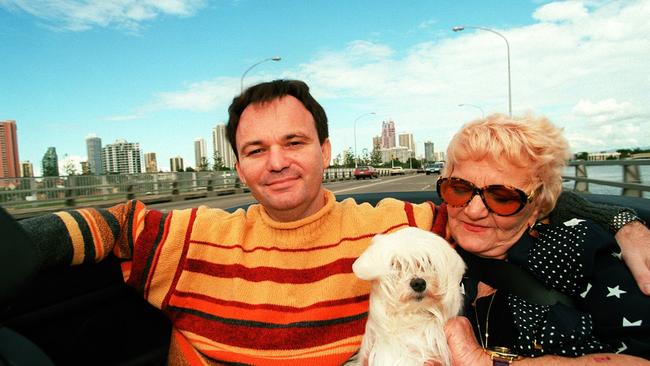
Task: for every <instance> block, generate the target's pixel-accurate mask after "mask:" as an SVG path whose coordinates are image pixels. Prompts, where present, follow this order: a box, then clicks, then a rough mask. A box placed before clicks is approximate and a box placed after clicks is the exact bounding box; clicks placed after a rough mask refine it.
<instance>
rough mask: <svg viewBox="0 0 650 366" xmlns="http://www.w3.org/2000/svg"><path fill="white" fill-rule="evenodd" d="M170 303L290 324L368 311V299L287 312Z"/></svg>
mask: <svg viewBox="0 0 650 366" xmlns="http://www.w3.org/2000/svg"><path fill="white" fill-rule="evenodd" d="M169 305H171V306H178V307H182V308H189V309H194V310H198V311H201V312H204V313H207V314H211V315H215V316H219V317H222V318H228V319H240V320H247V321H259V322H267V323H273V324H290V323H295V322H302V321H318V320H329V319H337V318H342V317H347V316H354V315H357V314H361V313H365V312H367V311H368V301H367V300H366V301H360V302H357V303H351V304H342V305H337V306H329V307H319V308H312V309H307V310H304V311H300V312H285V311H282V310H271V309H263V308H256V309H245V308H241V307H237V306H226V305H221V304H215V303H213V302H210V301H207V300H202V299H197V298H193V297H189V298H188V297H180V298H179V297H177V296H172V297H171V299H170V301H169Z"/></svg>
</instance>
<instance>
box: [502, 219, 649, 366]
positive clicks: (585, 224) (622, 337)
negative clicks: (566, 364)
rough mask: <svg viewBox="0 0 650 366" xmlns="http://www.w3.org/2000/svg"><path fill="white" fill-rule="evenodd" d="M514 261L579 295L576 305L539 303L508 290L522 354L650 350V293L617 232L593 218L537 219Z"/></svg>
mask: <svg viewBox="0 0 650 366" xmlns="http://www.w3.org/2000/svg"><path fill="white" fill-rule="evenodd" d="M535 229H536V231H537V237H533V236H529V235H524V236H523V237H522V238H521V239H520V240H519V241H518V242H517V243H516V244H515V245H514V246H513V247H512V248H511V250H510V251H509V252H508V259H509V261H510V262H512V263H514V264H517V265H521V266H523V267H524V268H526V269H527V270H529V271H530V272H531V273H532V274H533V275H534V276H535V277H537V278H538V279H539V280H541V281H542V282H544V283H545V284H546V285H547V286H549V287H552V288H554V289H556V290H558V291H560V292H563V293H565V294H567V295H569V296H571V297H572V299H573V300H574V301H575V307H570V306H566V305H564V304H559V303H558V304H555V305H553V306H540V305H536V304H530V303H527V302H526V301H525V300H522V299H520V298H518V297H517V296H515V295H512V294H509V295H508V305H509V307H510V308H511V310H512V312H513V320H514V326H515V328H516V330H517V332H516V333H517V334H518V336H517V339H516V340H515V341H514V342H513V343H514V344H513V346H514V347H515V349H516V350H517V351H518V352H520V354H522V355H528V356H540V355H543V354H557V355H562V356H580V355H583V354H588V353H596V352H616V353H626V354H632V355H637V356H641V357H645V358H649V357H650V297H648V296H645V295H643V294H642V293H641V291H640V290H639V288H638V287H637V285H636V282H635V281H634V278H633V277H632V275H631V273H630V272H629V270H628V269H627V267H626V266H625V264H624V263H623V262H622V260H621V258H620V249H619V247H618V245H617V244H616V241H615V239H614V238H613V236H612V235H611V234H609V233H608V232H607V231H605V230H604V229H602V228H601V227H600V226H599V225H597V224H595V223H594V222H592V221H588V220H579V219H572V220H569V221H566V222H565V223H564V224H561V225H540V224H538V225H536V226H535Z"/></svg>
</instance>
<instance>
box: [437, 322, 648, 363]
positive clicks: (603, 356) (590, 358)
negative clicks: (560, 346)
mask: <svg viewBox="0 0 650 366" xmlns="http://www.w3.org/2000/svg"><path fill="white" fill-rule="evenodd" d="M445 333H446V335H447V343H449V349H450V352H451V359H452V364H453V365H454V366H492V360H491V359H490V356H489V355H488V354H487V353H486V352H485V351H484V350H483V349H482V348H481V347H480V346H479V345H478V343H477V342H476V338H475V337H474V332H473V331H472V326H471V325H470V323H469V320H467V318H465V317H462V316H459V317H455V318H452V319H450V320H449V321H448V322H447V325H446V326H445ZM512 365H519V366H535V365H564V366H602V365H621V366H629V365H650V361H647V360H644V359H642V358H638V357H634V356H628V355H619V354H614V353H596V354H591V355H585V356H581V357H575V358H569V357H560V356H552V355H549V356H542V357H536V358H523V359H520V360H516V361H514V362H513V363H512Z"/></svg>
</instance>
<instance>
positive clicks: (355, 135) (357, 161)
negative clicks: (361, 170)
mask: <svg viewBox="0 0 650 366" xmlns="http://www.w3.org/2000/svg"><path fill="white" fill-rule="evenodd" d="M371 114H377V113H375V112H368V113H364V114H362V115H360V116H359V117H357V119H355V120H354V167H355V168H357V167H358V166H359V158H358V157H357V121H358V120H360V119H361V118H362V117H365V116H369V115H371Z"/></svg>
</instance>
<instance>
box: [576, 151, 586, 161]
mask: <svg viewBox="0 0 650 366" xmlns="http://www.w3.org/2000/svg"><path fill="white" fill-rule="evenodd" d="M576 160H589V153H588V152H586V151H582V152H579V153H577V154H576Z"/></svg>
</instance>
